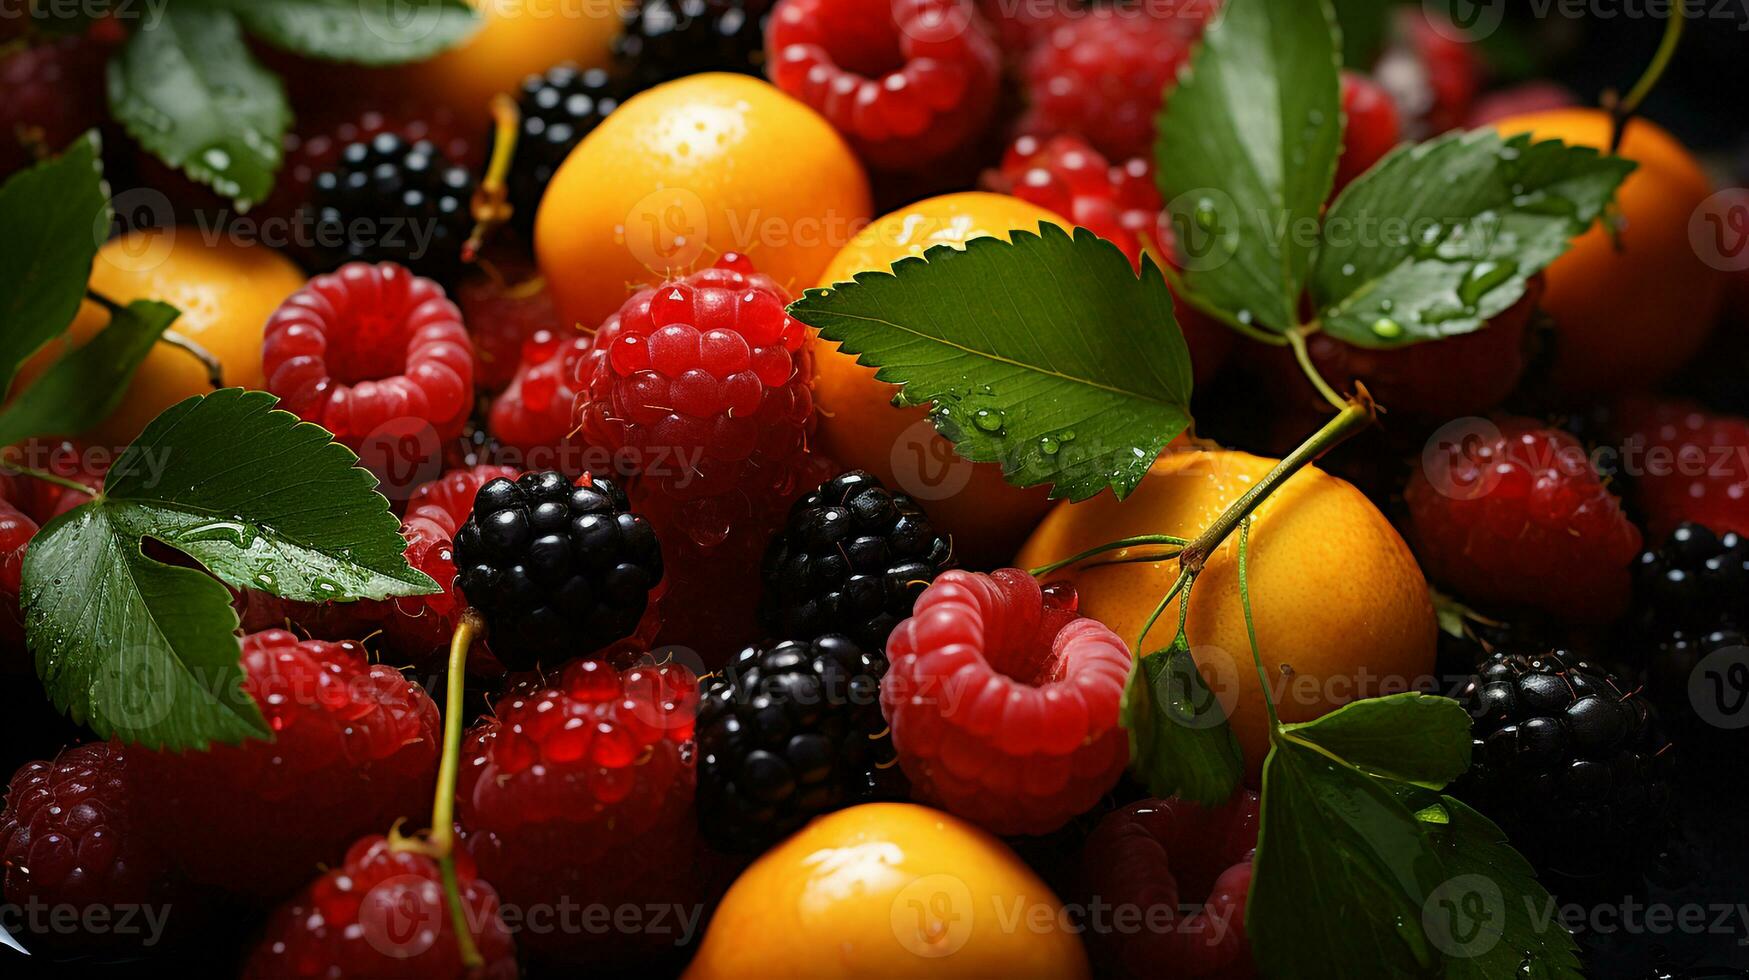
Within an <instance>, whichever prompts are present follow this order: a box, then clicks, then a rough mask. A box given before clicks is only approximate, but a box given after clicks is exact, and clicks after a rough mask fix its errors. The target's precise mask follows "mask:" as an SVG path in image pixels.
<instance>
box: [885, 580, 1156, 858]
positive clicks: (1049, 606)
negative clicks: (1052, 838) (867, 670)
mask: <svg viewBox="0 0 1749 980" xmlns="http://www.w3.org/2000/svg"><path fill="white" fill-rule="evenodd" d="M887 655H888V657H889V659H890V660H891V661H892V666H891V668H890V669H889V670H888V672H887V675H886V677H885V678H884V679H883V680H882V681H881V708H882V710H883V711H884V712H885V713H886V716H887V722H888V723H889V724H890V725H891V726H892V729H893V748H894V750H895V751H896V753H897V755H898V757H899V765H900V766H901V767H903V769H904V771H905V775H906V776H908V777H909V778H910V780H911V784H912V787H913V790H914V792H915V794H916V796H917V797H918V798H919V799H921V800H923V801H925V802H929V803H933V804H936V805H939V806H941V807H943V808H944V809H947V810H950V811H952V812H954V813H957V814H959V815H960V816H963V817H966V818H967V819H970V820H973V821H976V822H977V823H980V824H982V825H984V826H985V827H987V828H989V829H990V830H992V831H994V832H996V833H998V834H1042V833H1048V832H1049V831H1052V830H1055V829H1057V828H1058V827H1061V826H1062V825H1063V824H1064V823H1066V822H1068V821H1069V819H1070V818H1072V817H1074V816H1075V815H1076V814H1079V813H1083V812H1085V811H1086V810H1087V809H1088V808H1089V807H1091V806H1092V805H1093V804H1094V803H1095V802H1097V801H1098V799H1099V798H1100V797H1101V796H1103V795H1104V794H1105V793H1106V792H1107V791H1108V790H1110V789H1111V787H1112V786H1113V785H1114V784H1115V783H1116V782H1117V780H1118V777H1119V776H1120V775H1122V773H1123V768H1124V766H1125V765H1126V764H1127V763H1128V762H1129V741H1128V736H1127V735H1126V734H1125V732H1124V730H1123V727H1122V726H1121V725H1119V724H1118V703H1119V701H1120V700H1121V699H1122V697H1123V688H1124V682H1125V681H1126V680H1127V679H1128V677H1129V671H1130V653H1129V650H1128V648H1126V647H1125V646H1124V643H1123V641H1122V640H1120V639H1118V637H1117V634H1115V633H1113V632H1112V631H1111V630H1109V629H1107V628H1106V627H1105V626H1103V625H1102V624H1100V623H1098V622H1096V621H1094V620H1092V619H1087V618H1085V617H1080V616H1077V615H1076V614H1075V611H1074V608H1073V604H1072V600H1071V601H1067V602H1066V601H1065V600H1064V598H1063V596H1061V595H1059V594H1057V593H1056V592H1055V590H1053V591H1052V592H1050V593H1046V592H1043V591H1041V590H1040V588H1039V585H1038V582H1037V581H1036V580H1035V579H1034V578H1033V577H1032V576H1031V575H1028V574H1027V573H1025V572H1023V571H1020V570H1019V569H1013V568H1007V569H1003V570H1001V571H998V572H996V573H994V574H993V575H983V574H979V573H974V572H963V571H948V572H944V573H942V574H941V575H940V576H938V577H937V578H936V579H935V581H934V583H932V584H931V585H930V586H929V588H927V589H924V590H923V594H922V595H920V596H918V597H917V605H916V607H915V615H913V616H912V617H911V618H910V619H907V620H905V621H904V622H902V623H900V624H899V625H898V626H897V627H896V628H894V630H893V633H892V636H891V637H890V638H889V639H888V640H887Z"/></svg>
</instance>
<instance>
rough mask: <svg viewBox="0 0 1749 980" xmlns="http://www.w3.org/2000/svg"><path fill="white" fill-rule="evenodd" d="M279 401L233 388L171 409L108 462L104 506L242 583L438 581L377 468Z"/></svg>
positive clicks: (352, 585) (333, 585) (404, 591)
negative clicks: (410, 550) (406, 535)
mask: <svg viewBox="0 0 1749 980" xmlns="http://www.w3.org/2000/svg"><path fill="white" fill-rule="evenodd" d="M277 401H278V399H276V398H274V397H273V396H272V395H269V394H267V393H265V392H259V391H244V390H243V389H241V388H226V389H224V390H221V391H215V392H213V393H212V394H210V395H205V396H201V397H196V398H190V399H188V400H186V401H183V402H181V403H180V404H177V405H174V406H172V407H171V408H169V409H167V410H166V411H165V412H164V414H162V415H160V416H158V418H157V419H156V420H154V421H153V422H152V424H151V425H148V426H147V427H146V431H145V432H144V433H142V434H141V435H140V438H139V439H138V440H136V441H135V442H134V444H133V445H132V446H130V447H129V448H128V450H127V451H126V452H125V453H123V454H122V456H121V458H120V459H118V460H117V461H116V463H115V466H114V467H113V468H112V469H111V470H110V472H109V476H108V478H107V480H106V481H105V484H104V494H105V496H106V497H107V498H108V500H107V503H106V506H107V507H109V508H110V509H111V510H112V511H114V512H115V513H116V515H117V516H116V520H117V521H118V522H119V523H123V524H125V525H126V526H127V527H129V528H131V529H132V530H134V531H135V532H136V533H138V534H140V535H141V536H145V537H151V538H155V539H157V540H159V541H162V542H164V543H165V544H168V545H170V546H171V547H173V548H176V549H177V550H179V551H182V552H184V553H185V554H187V555H189V556H190V557H192V558H194V559H196V560H197V561H199V562H200V563H201V564H203V565H205V566H206V567H207V568H208V569H209V570H210V571H211V572H212V573H213V574H214V575H217V576H218V577H219V578H221V579H223V580H224V581H226V582H228V583H230V584H231V585H233V586H236V587H238V588H252V589H261V590H264V591H267V592H272V593H274V594H275V595H280V596H284V597H286V598H288V599H296V600H300V601H305V602H320V601H326V600H336V599H339V600H344V599H360V598H364V599H383V598H387V597H389V596H402V595H419V594H423V593H429V592H435V591H437V586H436V583H434V582H432V581H431V579H430V578H429V577H427V576H426V575H425V574H424V573H423V572H420V571H417V570H415V569H414V568H412V567H411V566H409V565H408V564H407V560H406V558H405V557H404V555H403V551H404V550H405V548H406V542H405V541H404V540H403V539H402V538H401V535H400V522H399V521H397V520H396V519H395V517H394V515H393V514H391V513H390V512H389V502H388V500H387V499H386V498H384V497H383V496H382V495H381V494H379V493H377V492H376V491H375V489H374V488H375V486H376V478H375V477H373V476H371V475H370V473H369V472H368V471H367V470H364V469H362V468H360V467H357V466H355V465H353V464H354V463H356V462H357V461H358V457H357V456H355V455H353V453H352V451H351V450H349V449H347V448H346V447H345V446H342V445H340V444H339V443H337V442H334V441H333V437H332V436H330V435H329V433H328V432H327V431H326V430H325V429H323V428H322V427H321V426H318V425H315V424H313V423H309V422H301V421H299V420H298V418H297V416H295V415H292V414H291V413H290V412H284V411H278V410H275V409H274V407H273V406H274V405H275V404H276V403H277Z"/></svg>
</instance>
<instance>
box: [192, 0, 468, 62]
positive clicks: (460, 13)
mask: <svg viewBox="0 0 1749 980" xmlns="http://www.w3.org/2000/svg"><path fill="white" fill-rule="evenodd" d="M225 3H226V5H227V6H229V7H230V8H231V10H233V11H234V12H235V13H236V15H237V16H238V17H239V18H240V19H241V20H242V21H243V26H244V28H246V29H247V30H248V31H249V33H250V34H252V35H255V36H256V37H259V38H260V39H261V40H263V41H266V42H268V43H269V44H272V45H274V46H276V47H281V48H284V49H286V50H288V51H295V52H297V53H298V54H302V55H307V56H308V57H311V58H325V59H328V60H331V61H351V62H356V63H358V64H364V65H391V64H400V63H403V62H408V61H419V60H421V59H423V58H429V57H430V56H432V55H434V54H436V53H438V52H439V51H442V50H443V49H445V48H447V47H450V46H451V45H453V44H455V43H456V42H458V41H460V40H462V39H463V38H465V37H467V36H468V35H469V34H471V33H473V31H474V29H475V28H477V27H478V26H479V24H480V18H479V15H478V14H477V13H476V12H475V10H474V8H473V6H472V5H470V4H469V3H468V2H467V0H273V2H271V3H269V2H263V0H225Z"/></svg>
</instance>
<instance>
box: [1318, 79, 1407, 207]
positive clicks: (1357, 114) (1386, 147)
mask: <svg viewBox="0 0 1749 980" xmlns="http://www.w3.org/2000/svg"><path fill="white" fill-rule="evenodd" d="M1342 115H1343V116H1344V117H1345V119H1346V120H1347V121H1346V123H1345V124H1344V127H1343V130H1342V156H1341V157H1340V158H1339V159H1338V160H1337V161H1336V186H1335V188H1334V190H1333V191H1332V193H1335V192H1338V191H1341V190H1342V188H1344V187H1347V186H1348V185H1349V183H1350V182H1351V181H1353V180H1354V178H1356V177H1359V176H1360V175H1361V174H1363V173H1366V172H1367V171H1368V170H1369V169H1371V168H1372V165H1373V164H1375V163H1378V162H1379V160H1381V159H1383V158H1384V155H1385V154H1386V153H1389V152H1390V151H1391V148H1392V147H1394V146H1396V145H1397V143H1398V141H1399V140H1401V138H1402V135H1403V134H1402V127H1401V125H1399V123H1398V122H1397V103H1395V102H1393V101H1392V100H1391V94H1390V93H1389V92H1387V91H1385V87H1384V86H1383V85H1380V84H1379V83H1378V82H1375V81H1373V80H1372V79H1371V78H1368V77H1367V76H1365V75H1362V74H1359V73H1358V72H1352V71H1345V72H1343V73H1342Z"/></svg>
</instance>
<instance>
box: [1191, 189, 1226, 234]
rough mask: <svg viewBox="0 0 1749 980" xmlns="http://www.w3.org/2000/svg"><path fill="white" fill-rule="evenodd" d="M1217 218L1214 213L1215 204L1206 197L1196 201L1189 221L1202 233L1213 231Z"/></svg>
mask: <svg viewBox="0 0 1749 980" xmlns="http://www.w3.org/2000/svg"><path fill="white" fill-rule="evenodd" d="M1218 217H1219V215H1218V214H1217V213H1216V212H1215V202H1214V201H1213V200H1212V199H1210V198H1206V197H1205V198H1203V199H1201V200H1199V201H1197V202H1196V208H1195V210H1193V211H1192V212H1191V220H1193V221H1195V222H1196V226H1197V227H1198V228H1201V229H1202V230H1203V231H1213V230H1214V227H1215V221H1216V219H1217V218H1218Z"/></svg>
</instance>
